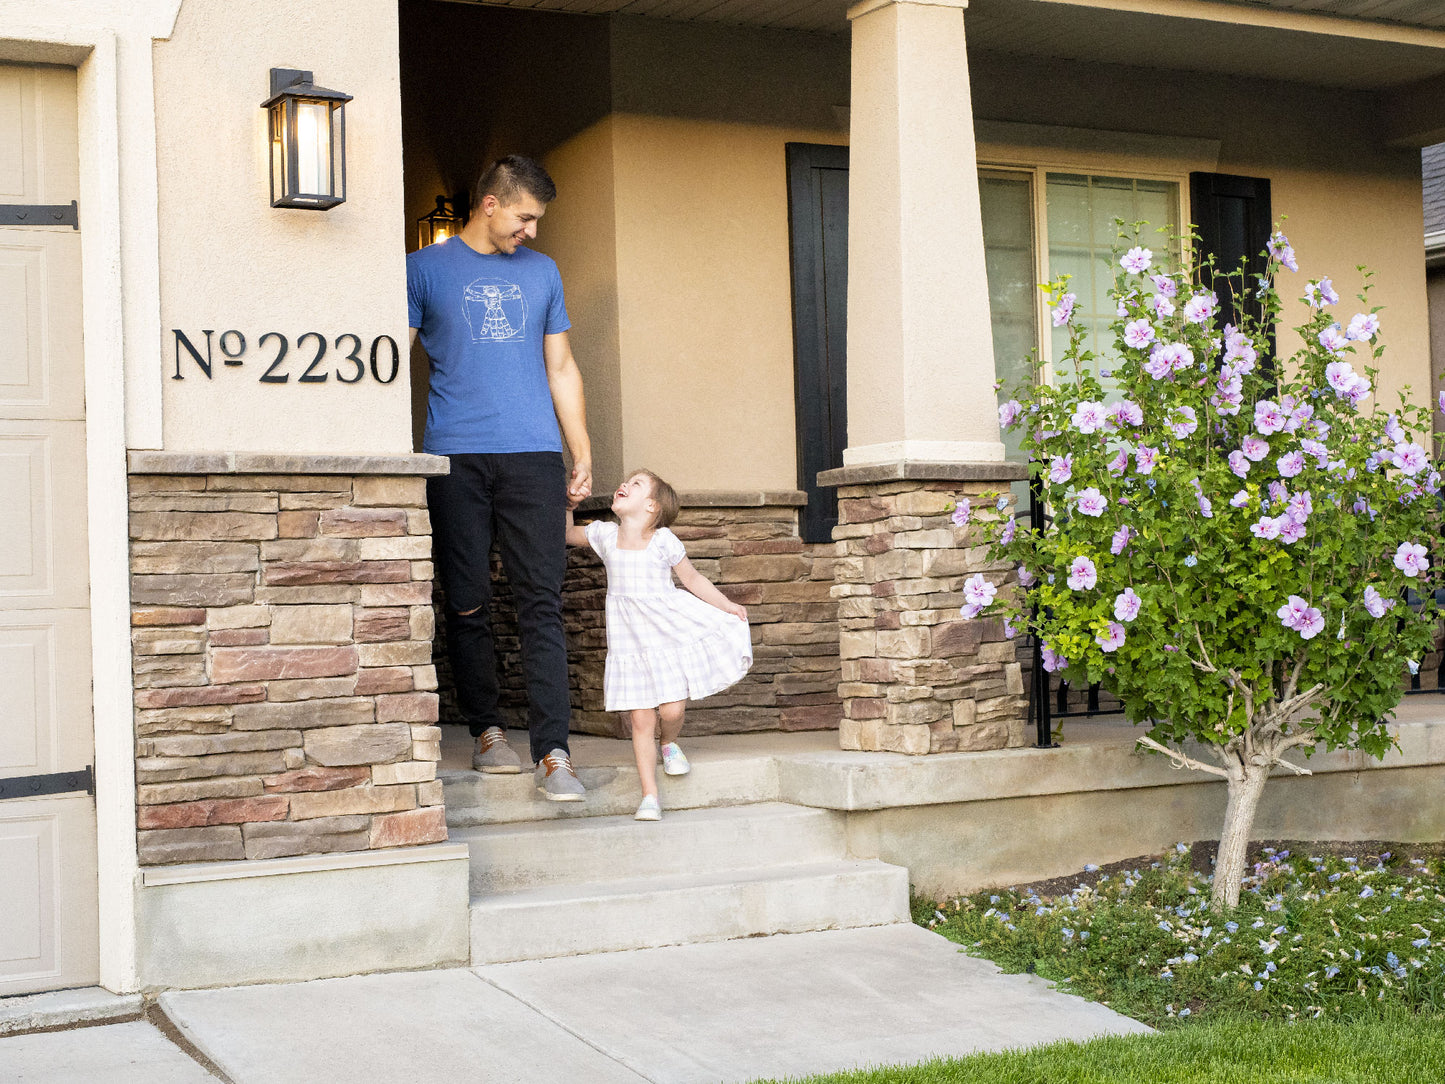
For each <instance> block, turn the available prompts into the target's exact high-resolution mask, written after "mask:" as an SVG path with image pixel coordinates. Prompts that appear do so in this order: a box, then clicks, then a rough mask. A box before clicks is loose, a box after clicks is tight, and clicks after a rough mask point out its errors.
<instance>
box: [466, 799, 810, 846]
mask: <svg viewBox="0 0 1445 1084" xmlns="http://www.w3.org/2000/svg"><path fill="white" fill-rule="evenodd" d="M557 804H559V805H560V804H563V803H557ZM745 813H746V815H747V816H749V817H761V818H766V819H769V820H790V819H797V820H818V819H824V818H831V817H833V816H834V815H835V814H834V811H833V810H831V809H818V808H817V807H815V806H806V805H797V804H796V803H793V802H778V801H767V802H740V803H737V804H735V805H716V806H695V807H693V808H690V809H675V810H664V811H663V816H662V820H660V821H657V822H655V824H656V825H658V826H659V827H654V826H653V825H652V824H647V823H639V822H637V821H634V820H633V818H632V814H631V813H608V814H604V815H601V816H596V817H559V818H549V819H547V820H540V821H501V822H497V823H490V824H471V825H461V826H457V827H453V828H451V829H450V831H449V832H448V834H447V837H448V839H449V840H451V841H452V842H463V843H464V842H467V841H468V840H469V839H470V838H471V837H472V836H473V835H475V834H477V833H480V832H486V833H489V834H492V835H495V836H512V837H516V836H523V835H527V834H529V833H533V832H540V833H545V834H550V833H553V832H583V831H593V832H601V831H611V832H621V831H627V830H628V828H627V826H629V825H630V826H631V830H633V831H638V832H645V831H648V830H652V831H654V832H667V831H670V830H673V829H671V827H670V826H672V825H677V824H681V825H683V826H685V827H695V826H697V825H699V824H707V823H710V822H717V823H724V824H725V823H727V822H729V821H734V820H738V819H742V817H743V816H744V814H745ZM449 827H450V826H449Z"/></svg>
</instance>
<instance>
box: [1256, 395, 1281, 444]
mask: <svg viewBox="0 0 1445 1084" xmlns="http://www.w3.org/2000/svg"><path fill="white" fill-rule="evenodd" d="M1254 427H1255V428H1256V429H1258V430H1259V431H1260V432H1261V433H1263V434H1264V435H1265V436H1269V435H1270V434H1271V433H1278V432H1279V431H1280V430H1281V429H1283V428H1284V413H1283V412H1282V411H1281V410H1280V409H1279V404H1277V403H1275V402H1274V401H1273V400H1270V399H1261V400H1260V401H1259V402H1257V403H1255V404H1254Z"/></svg>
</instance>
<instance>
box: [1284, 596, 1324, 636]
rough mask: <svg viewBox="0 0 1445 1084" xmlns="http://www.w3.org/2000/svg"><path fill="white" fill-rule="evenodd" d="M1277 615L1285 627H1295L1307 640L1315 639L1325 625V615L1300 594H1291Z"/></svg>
mask: <svg viewBox="0 0 1445 1084" xmlns="http://www.w3.org/2000/svg"><path fill="white" fill-rule="evenodd" d="M1275 616H1276V617H1278V618H1279V620H1280V623H1281V624H1282V625H1284V627H1285V628H1287V629H1293V630H1294V631H1295V632H1297V633H1299V634H1300V636H1301V637H1303V638H1304V639H1306V640H1312V639H1314V638H1315V637H1316V636H1318V635H1319V634H1320V632H1321V631H1322V630H1323V629H1324V627H1325V619H1324V615H1323V614H1321V613H1320V611H1319V610H1317V609H1316V608H1315V607H1313V606H1311V605H1310V604H1309V603H1308V602H1306V601H1305V600H1304V599H1302V598H1300V597H1299V596H1298V595H1290V597H1289V601H1288V602H1286V603H1285V604H1284V605H1283V606H1281V607H1280V608H1279V609H1278V610H1277V611H1276V612H1275Z"/></svg>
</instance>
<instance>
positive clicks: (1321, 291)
mask: <svg viewBox="0 0 1445 1084" xmlns="http://www.w3.org/2000/svg"><path fill="white" fill-rule="evenodd" d="M1305 300H1306V301H1308V302H1309V305H1310V308H1312V309H1322V308H1324V307H1325V306H1326V305H1333V304H1335V303H1337V302H1338V301H1339V300H1340V295H1339V294H1337V293H1335V286H1334V283H1332V282H1331V281H1330V280H1329V279H1320V281H1319V282H1318V283H1314V282H1312V283H1310V284H1309V285H1308V286H1306V287H1305Z"/></svg>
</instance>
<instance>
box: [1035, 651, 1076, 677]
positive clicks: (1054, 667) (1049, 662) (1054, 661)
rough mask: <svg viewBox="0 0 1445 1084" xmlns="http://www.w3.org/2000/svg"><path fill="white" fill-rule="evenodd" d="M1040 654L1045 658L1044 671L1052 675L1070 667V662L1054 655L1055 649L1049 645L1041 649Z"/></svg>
mask: <svg viewBox="0 0 1445 1084" xmlns="http://www.w3.org/2000/svg"><path fill="white" fill-rule="evenodd" d="M1039 654H1040V655H1041V656H1042V657H1043V663H1044V669H1045V670H1047V671H1048V672H1049V673H1051V674H1056V673H1058V672H1059V671H1060V670H1063V669H1064V668H1065V667H1067V666H1068V665H1069V660H1068V659H1066V658H1064V657H1063V656H1062V655H1056V654H1054V649H1053V648H1051V647H1049V645H1048V644H1044V646H1043V647H1042V648H1040V649H1039Z"/></svg>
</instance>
